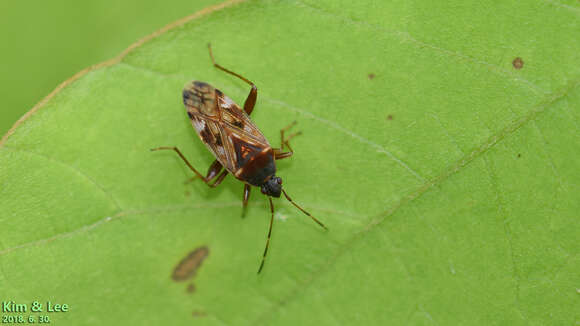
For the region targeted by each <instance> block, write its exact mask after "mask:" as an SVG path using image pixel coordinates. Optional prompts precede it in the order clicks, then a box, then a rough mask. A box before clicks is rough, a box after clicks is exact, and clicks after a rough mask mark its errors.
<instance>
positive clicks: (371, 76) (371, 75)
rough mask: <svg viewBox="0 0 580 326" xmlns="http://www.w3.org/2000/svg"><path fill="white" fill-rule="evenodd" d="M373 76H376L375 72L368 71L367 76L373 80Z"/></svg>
mask: <svg viewBox="0 0 580 326" xmlns="http://www.w3.org/2000/svg"><path fill="white" fill-rule="evenodd" d="M375 76H376V75H375V74H373V73H370V74H369V76H368V77H369V79H371V80H373V79H374V78H375Z"/></svg>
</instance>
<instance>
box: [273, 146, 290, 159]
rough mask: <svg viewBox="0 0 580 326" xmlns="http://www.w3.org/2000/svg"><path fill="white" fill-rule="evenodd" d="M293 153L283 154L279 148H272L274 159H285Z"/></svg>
mask: <svg viewBox="0 0 580 326" xmlns="http://www.w3.org/2000/svg"><path fill="white" fill-rule="evenodd" d="M292 154H294V152H283V151H282V150H281V149H280V148H274V159H275V160H281V159H283V158H287V157H290V156H292Z"/></svg>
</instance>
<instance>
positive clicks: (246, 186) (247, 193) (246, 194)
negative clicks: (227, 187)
mask: <svg viewBox="0 0 580 326" xmlns="http://www.w3.org/2000/svg"><path fill="white" fill-rule="evenodd" d="M250 190H252V187H251V186H250V185H249V184H244V199H243V201H242V209H243V211H242V217H244V216H246V208H247V207H248V200H249V199H250Z"/></svg>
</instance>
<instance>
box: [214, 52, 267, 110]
mask: <svg viewBox="0 0 580 326" xmlns="http://www.w3.org/2000/svg"><path fill="white" fill-rule="evenodd" d="M207 47H208V48H209V57H210V58H211V62H212V63H213V66H214V67H216V68H218V69H220V70H222V71H225V72H227V73H228V74H231V75H234V76H236V77H238V78H239V79H241V80H243V81H245V82H246V83H248V84H249V85H250V86H252V89H251V90H250V94H248V97H247V98H246V102H244V111H246V114H247V115H250V114H251V113H252V111H253V110H254V105H255V104H256V98H257V97H258V88H257V87H256V85H254V83H252V82H251V81H249V80H248V79H246V77H244V76H242V75H239V74H237V73H235V72H233V71H231V70H229V69H226V68H224V67H222V66H220V65H219V64H217V63H216V62H215V59H214V57H213V53H212V51H211V44H208V45H207Z"/></svg>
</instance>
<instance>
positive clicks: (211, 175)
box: [185, 160, 222, 184]
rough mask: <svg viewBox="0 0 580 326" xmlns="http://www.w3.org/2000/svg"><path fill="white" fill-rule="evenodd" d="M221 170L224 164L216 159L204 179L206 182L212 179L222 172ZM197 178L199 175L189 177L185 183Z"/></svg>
mask: <svg viewBox="0 0 580 326" xmlns="http://www.w3.org/2000/svg"><path fill="white" fill-rule="evenodd" d="M221 170H222V164H221V163H220V162H219V161H218V160H215V161H213V163H212V164H211V165H210V166H209V168H208V169H207V174H206V175H205V178H203V179H204V180H205V181H206V182H208V181H211V180H212V179H213V178H215V177H216V176H217V175H218V174H219V173H220V171H221ZM195 179H197V176H195V177H191V178H189V179H187V180H186V181H185V183H186V184H187V183H190V182H192V181H193V180H195Z"/></svg>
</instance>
